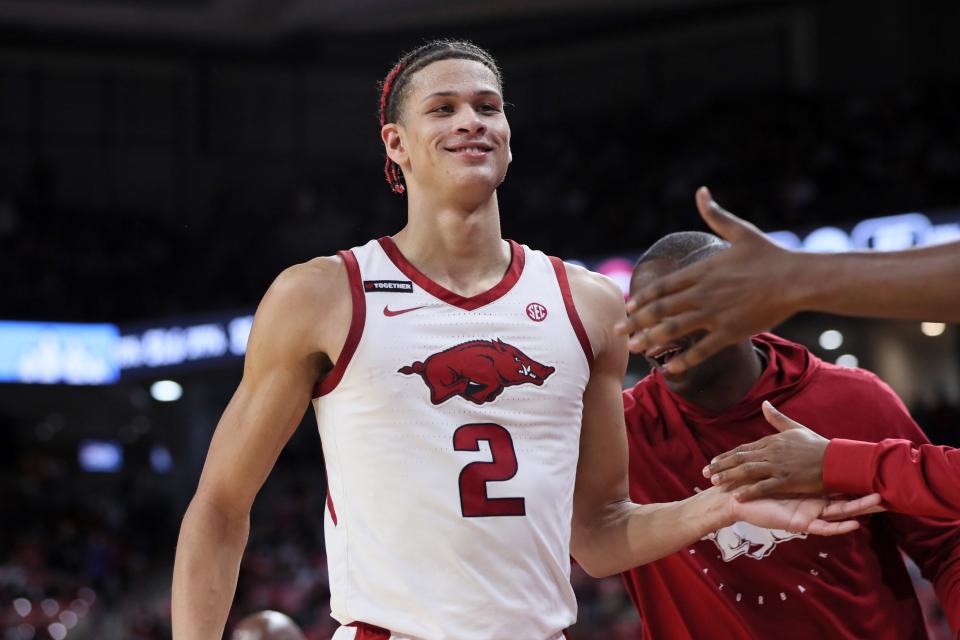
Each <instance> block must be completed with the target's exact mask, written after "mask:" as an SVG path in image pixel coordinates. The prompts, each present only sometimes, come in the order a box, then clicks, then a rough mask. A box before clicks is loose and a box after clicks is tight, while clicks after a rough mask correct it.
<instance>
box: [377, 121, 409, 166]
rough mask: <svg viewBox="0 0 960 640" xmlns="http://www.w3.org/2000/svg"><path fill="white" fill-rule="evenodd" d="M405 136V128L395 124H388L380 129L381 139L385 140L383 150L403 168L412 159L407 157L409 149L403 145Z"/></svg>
mask: <svg viewBox="0 0 960 640" xmlns="http://www.w3.org/2000/svg"><path fill="white" fill-rule="evenodd" d="M404 134H405V132H404V131H403V127H401V126H400V125H399V124H397V123H395V122H388V123H387V124H385V125H383V127H381V128H380V139H381V140H383V148H384V150H385V151H386V152H387V157H388V158H390V159H391V160H393V161H394V162H396V163H397V164H398V165H400V166H401V167H402V166H404V164H405V163H407V162H408V161H409V159H410V157H409V155H407V147H406V145H405V144H404V143H403V135H404Z"/></svg>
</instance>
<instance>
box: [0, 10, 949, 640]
mask: <svg viewBox="0 0 960 640" xmlns="http://www.w3.org/2000/svg"><path fill="white" fill-rule="evenodd" d="M958 31H960V4H957V3H932V2H922V1H920V2H917V1H913V2H907V1H906V0H873V1H870V2H867V1H865V0H858V1H849V2H847V1H841V0H838V1H832V2H828V1H822V2H814V1H803V0H797V1H794V2H788V1H782V2H781V1H766V2H741V1H732V0H731V1H727V0H595V1H591V2H586V1H581V2H575V1H573V0H557V1H546V0H488V1H487V2H482V3H481V2H472V1H467V0H331V1H326V2H319V1H316V0H98V1H87V0H0V321H2V322H0V383H2V384H0V435H2V442H3V445H2V446H0V495H2V498H0V628H2V632H0V638H2V640H46V639H53V640H64V638H69V639H71V640H91V639H103V640H160V639H164V638H169V637H170V636H171V629H170V581H171V571H172V566H173V558H174V549H175V544H176V537H177V531H178V527H179V523H180V519H181V517H182V516H183V512H184V509H185V508H186V505H187V503H188V501H189V499H190V497H191V495H192V492H193V490H194V488H195V487H196V483H197V479H198V477H199V473H200V469H201V465H202V463H203V459H204V456H205V453H206V449H207V446H208V444H209V441H210V437H211V434H212V432H213V429H214V427H215V425H216V422H217V420H218V417H219V415H220V412H221V411H222V409H223V407H224V406H225V405H226V402H227V400H228V399H229V397H230V395H231V393H232V392H233V389H234V388H235V386H236V385H237V383H238V381H239V378H240V375H241V366H242V361H243V354H244V351H245V347H246V339H247V334H248V332H249V329H250V323H251V320H252V314H253V312H254V310H255V308H256V305H257V303H258V301H259V299H260V297H261V296H262V294H263V292H264V291H265V290H266V288H267V286H268V285H269V284H270V282H271V281H272V279H273V278H274V277H275V276H276V275H277V273H279V272H280V271H281V270H283V269H284V268H285V267H287V266H289V265H291V264H294V263H297V262H302V261H304V260H307V259H309V258H311V257H314V256H318V255H329V254H331V253H333V252H335V251H336V250H337V249H341V248H348V247H351V246H354V245H357V244H360V243H362V242H365V241H366V240H367V239H369V238H371V237H378V236H381V235H387V234H391V233H394V232H396V231H397V230H399V228H400V227H401V226H402V224H403V221H404V217H405V202H404V200H403V199H402V198H400V197H398V196H396V195H394V194H392V193H390V191H389V189H388V187H387V186H386V184H385V183H384V180H383V174H382V168H383V159H382V145H381V143H380V141H379V125H378V122H377V117H376V100H377V82H378V80H380V78H381V77H382V76H383V75H384V73H385V72H386V71H387V70H388V69H389V66H390V65H391V64H392V62H393V61H394V59H395V58H396V57H397V56H398V55H399V53H400V52H401V51H404V50H409V49H411V48H414V47H415V46H417V45H418V44H420V43H421V42H423V41H424V40H425V39H428V38H434V37H462V38H469V39H472V40H474V41H476V42H477V43H478V44H480V45H481V46H484V47H486V48H488V49H489V50H491V51H492V52H493V53H494V55H496V56H497V57H498V58H499V60H500V62H501V64H502V68H503V71H504V76H505V97H506V98H507V100H508V101H509V102H510V103H511V104H510V106H509V108H508V116H509V118H510V123H511V126H512V129H513V152H514V162H513V164H512V166H511V169H510V175H509V177H508V178H507V181H506V182H505V184H504V185H503V186H502V187H501V189H500V205H501V212H502V225H503V230H504V235H505V236H506V237H510V238H516V239H517V240H520V241H523V242H525V243H528V244H530V245H532V246H535V247H537V248H539V249H542V250H544V251H546V252H548V253H551V254H553V255H558V256H561V257H563V258H564V259H568V260H577V261H580V262H582V263H584V264H586V265H587V266H589V267H591V268H593V269H596V270H599V271H602V272H605V273H608V274H609V275H611V276H613V277H614V278H618V279H620V281H624V278H625V277H626V276H627V275H628V274H629V270H630V268H631V265H632V262H633V261H634V260H635V259H636V257H637V256H638V255H639V253H640V252H642V251H643V250H644V249H645V248H646V247H647V246H649V245H650V244H651V243H652V242H653V241H654V240H656V239H657V238H659V237H660V236H661V235H663V234H665V233H667V232H671V231H678V230H684V229H702V228H703V223H702V222H701V220H700V219H699V217H698V215H697V212H696V208H695V206H694V200H693V194H694V190H695V188H696V187H697V186H699V185H701V184H706V185H709V186H710V187H711V188H712V190H713V193H714V194H715V196H716V198H717V200H718V201H720V202H721V203H722V204H724V205H725V206H726V207H727V208H729V209H730V210H731V211H734V212H736V213H738V214H739V215H741V216H743V217H746V218H748V219H750V220H751V221H753V222H755V223H756V224H758V225H759V226H760V227H761V228H763V229H764V230H767V231H770V232H777V233H776V235H775V237H776V238H777V239H778V240H780V241H781V242H783V243H785V244H788V245H789V246H792V247H796V248H803V249H806V250H810V251H835V250H845V249H862V248H869V249H874V250H885V249H897V248H905V247H910V246H920V245H926V244H932V243H936V242H942V241H946V240H951V239H958V238H960V110H958V104H960V55H958V53H957V47H956V41H957V39H956V34H957V33H958ZM922 284H923V283H922V282H918V283H917V285H918V286H921V285H922ZM784 286H785V287H788V286H789V283H785V284H784ZM932 320H936V319H935V318H931V321H932ZM779 331H780V332H781V333H782V334H783V335H785V336H786V337H789V338H791V339H793V340H796V341H799V342H801V343H803V344H805V345H807V346H808V347H810V348H811V349H812V350H813V351H814V353H816V354H817V355H818V356H820V357H822V358H824V359H827V360H829V361H833V362H840V363H846V364H851V365H857V364H858V365H859V366H861V367H865V368H867V369H870V370H872V371H874V372H876V373H877V374H879V375H880V376H881V377H883V378H884V379H885V380H887V381H888V382H889V383H890V384H891V385H892V386H893V388H894V389H895V390H896V391H897V392H898V393H899V394H900V395H901V397H902V398H903V399H904V401H905V402H906V403H907V405H908V406H909V407H910V409H911V411H912V412H913V414H914V416H915V418H916V420H917V421H918V422H919V423H920V424H921V426H922V427H923V428H924V429H925V430H926V432H927V433H928V435H929V436H930V438H931V439H932V440H933V441H934V442H935V443H939V444H951V445H954V446H957V445H960V340H958V332H957V329H956V327H954V326H945V325H943V324H939V323H936V322H929V323H924V324H922V325H921V323H919V322H892V321H891V322H886V321H865V320H855V319H848V318H837V317H828V316H822V315H813V314H806V315H801V316H798V317H796V318H794V319H793V320H791V321H789V322H788V323H787V324H786V325H784V326H783V327H781V328H780V329H779ZM644 374H645V369H644V365H643V364H642V362H640V359H639V358H637V359H636V360H635V361H634V362H632V363H631V369H630V377H629V379H628V380H627V382H628V383H629V384H632V383H633V382H635V381H636V380H637V379H638V378H639V377H640V376H642V375H644ZM325 495H326V493H325V483H324V473H323V460H322V452H321V449H320V442H319V438H318V436H317V433H316V423H315V420H314V417H313V412H312V411H310V412H309V413H308V414H307V415H306V416H305V417H304V420H303V424H302V425H301V428H300V429H299V430H298V431H297V433H296V435H295V436H294V438H293V440H291V442H290V444H289V445H288V446H287V447H286V449H285V450H284V451H283V453H282V454H281V457H280V460H279V462H278V466H277V468H276V469H275V470H274V472H273V473H272V475H271V476H270V478H269V480H268V482H267V484H266V486H265V487H264V489H263V491H262V492H261V494H260V496H259V497H258V500H257V503H256V505H255V507H254V512H253V515H252V528H251V536H250V542H249V545H248V547H247V551H246V555H245V556H244V560H243V565H242V568H241V574H240V581H239V586H238V590H237V595H236V599H235V601H234V605H233V609H232V613H231V617H230V620H229V622H228V624H227V631H228V633H229V631H230V629H231V628H232V625H233V624H234V623H235V622H236V620H237V619H239V617H241V616H243V615H245V614H247V613H250V612H252V611H256V610H259V609H265V608H270V609H278V610H281V611H284V612H286V613H288V614H290V615H291V616H292V617H293V618H294V619H295V620H296V621H297V622H298V623H299V624H300V625H301V626H302V627H303V628H304V629H305V631H306V633H307V636H308V637H309V638H310V640H321V639H325V638H329V637H330V635H331V634H332V632H333V630H334V629H335V628H336V624H335V623H334V622H333V621H332V620H331V619H330V617H329V607H328V598H329V591H328V584H327V573H326V559H325V555H324V544H323V507H324V499H325ZM573 581H574V585H575V587H576V589H577V593H578V599H579V607H580V613H579V621H578V623H577V625H576V626H575V627H573V628H572V630H571V632H570V633H571V637H572V638H573V639H575V640H587V639H595V640H600V639H604V640H611V639H626V638H638V637H640V631H639V621H638V618H637V616H636V614H635V613H634V611H633V608H632V606H631V604H630V602H629V600H628V598H627V596H626V594H625V591H624V589H623V586H622V584H621V583H620V581H619V580H618V579H616V578H610V579H606V580H601V581H596V580H593V579H591V578H589V577H588V576H586V574H584V573H583V572H581V571H579V570H578V569H577V568H576V567H575V568H574V571H573ZM918 585H919V586H918V589H919V591H920V592H921V594H922V598H923V599H924V602H925V608H926V613H927V615H928V620H929V628H930V634H931V636H932V637H933V638H937V639H940V638H949V637H950V632H949V630H948V628H947V626H946V623H945V622H944V619H943V617H942V615H943V614H942V612H940V611H939V609H938V608H937V605H936V601H935V599H934V596H933V593H932V589H931V588H930V586H929V585H928V584H926V583H923V582H922V581H919V579H918ZM848 615H851V616H853V615H857V612H855V611H851V612H849V614H848Z"/></svg>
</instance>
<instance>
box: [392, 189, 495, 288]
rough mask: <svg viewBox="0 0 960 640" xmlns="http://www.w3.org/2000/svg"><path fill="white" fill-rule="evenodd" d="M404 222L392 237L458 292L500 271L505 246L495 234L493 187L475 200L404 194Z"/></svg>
mask: <svg viewBox="0 0 960 640" xmlns="http://www.w3.org/2000/svg"><path fill="white" fill-rule="evenodd" d="M409 196H410V197H409V200H408V208H407V213H408V218H407V224H406V226H405V227H404V228H403V229H401V230H400V231H399V232H398V233H397V234H396V235H395V236H394V241H395V242H396V243H397V247H398V248H399V249H400V251H401V252H402V253H403V255H404V257H406V259H407V260H409V261H410V263H411V264H413V265H414V266H415V267H417V269H419V270H420V271H421V272H423V274H424V275H426V276H427V277H428V278H430V279H431V280H433V281H435V282H437V283H439V284H441V285H442V286H444V287H446V288H447V289H450V290H451V291H454V292H455V293H459V294H460V295H463V296H472V295H476V294H478V293H482V292H483V291H486V290H487V289H490V288H491V287H492V286H494V285H495V284H496V283H497V282H499V281H500V279H501V278H502V277H503V274H504V273H505V272H506V270H507V268H508V266H509V265H510V247H509V245H508V244H507V243H506V242H504V241H503V239H502V238H501V236H500V209H499V206H498V203H497V194H496V191H494V192H493V193H492V194H491V195H490V196H489V197H488V198H486V199H485V200H483V201H482V202H479V203H451V202H439V201H435V200H431V199H430V198H427V197H424V196H420V195H417V191H416V190H414V191H413V193H410V194H409Z"/></svg>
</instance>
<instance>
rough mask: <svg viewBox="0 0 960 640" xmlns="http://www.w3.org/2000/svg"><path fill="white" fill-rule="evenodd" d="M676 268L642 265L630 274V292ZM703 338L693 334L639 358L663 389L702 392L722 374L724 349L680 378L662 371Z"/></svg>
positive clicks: (663, 263)
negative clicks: (660, 378)
mask: <svg viewBox="0 0 960 640" xmlns="http://www.w3.org/2000/svg"><path fill="white" fill-rule="evenodd" d="M678 268H680V265H679V264H678V263H677V262H676V261H675V260H668V259H656V260H650V261H649V262H644V263H643V264H641V265H640V266H638V267H637V268H636V270H635V271H634V273H633V278H632V279H631V280H630V289H631V292H632V293H633V292H637V291H640V289H642V288H643V287H645V286H647V285H648V284H651V283H653V282H656V281H657V280H659V279H660V278H662V277H664V276H666V275H667V274H669V273H672V272H673V271H676V270H677V269H678ZM706 335H707V332H706V331H703V330H701V331H695V332H693V333H691V334H689V335H686V336H683V337H682V338H677V339H676V340H673V341H671V342H670V343H669V344H667V345H665V346H662V347H656V348H654V349H648V350H647V351H646V352H645V353H644V354H643V357H644V358H646V360H647V362H648V363H649V364H650V367H651V368H652V369H656V370H657V371H659V372H660V373H661V374H662V375H663V378H664V381H665V382H666V385H667V388H668V389H670V390H671V391H673V392H674V393H680V394H685V393H688V392H692V391H696V390H698V389H703V388H704V387H707V386H709V385H710V384H712V382H713V381H714V380H716V379H717V377H718V376H721V375H723V373H724V371H726V370H728V369H727V368H728V366H729V365H730V362H729V361H730V355H731V353H728V352H729V351H730V349H729V348H728V349H724V350H723V351H721V352H720V353H718V354H716V355H714V356H713V357H711V358H708V359H707V360H705V361H704V362H702V363H700V364H699V365H697V366H696V367H693V368H691V369H688V370H687V371H685V372H684V373H682V374H680V375H669V374H666V373H665V372H664V370H663V367H664V365H666V364H667V363H668V362H670V360H672V359H673V358H675V357H677V356H678V355H680V354H681V353H683V352H684V351H686V350H687V349H689V348H690V347H692V346H693V345H695V344H696V343H697V342H698V341H700V340H702V339H703V337H704V336H706Z"/></svg>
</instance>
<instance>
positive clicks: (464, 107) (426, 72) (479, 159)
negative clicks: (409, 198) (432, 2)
mask: <svg viewBox="0 0 960 640" xmlns="http://www.w3.org/2000/svg"><path fill="white" fill-rule="evenodd" d="M401 113H402V116H401V121H400V122H399V123H389V124H386V125H384V127H383V130H382V131H381V135H382V137H383V141H384V144H385V145H386V148H387V154H388V155H389V156H390V158H391V159H392V160H393V161H394V162H396V163H397V164H398V165H400V167H401V168H402V169H403V173H404V179H405V180H406V182H407V185H408V187H412V188H414V189H425V190H428V191H438V190H439V191H448V190H452V191H453V192H455V193H457V194H460V195H463V196H465V197H479V198H483V197H484V194H485V193H486V197H489V194H490V193H492V192H493V190H494V189H496V188H497V186H498V185H499V184H500V183H501V182H502V181H503V179H504V177H505V176H506V173H507V165H508V164H510V160H511V155H510V125H509V124H508V123H507V118H506V116H505V115H504V112H503V96H501V95H500V89H499V87H498V85H497V80H496V77H495V76H494V75H493V72H491V71H490V69H488V68H487V67H486V66H484V65H483V64H481V63H479V62H476V61H474V60H459V59H455V60H440V61H437V62H434V63H432V64H429V65H427V66H426V67H424V68H423V69H421V70H420V71H418V72H417V73H416V74H414V76H413V77H412V78H411V79H410V86H409V90H408V92H407V95H406V98H405V100H404V104H403V105H401Z"/></svg>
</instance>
